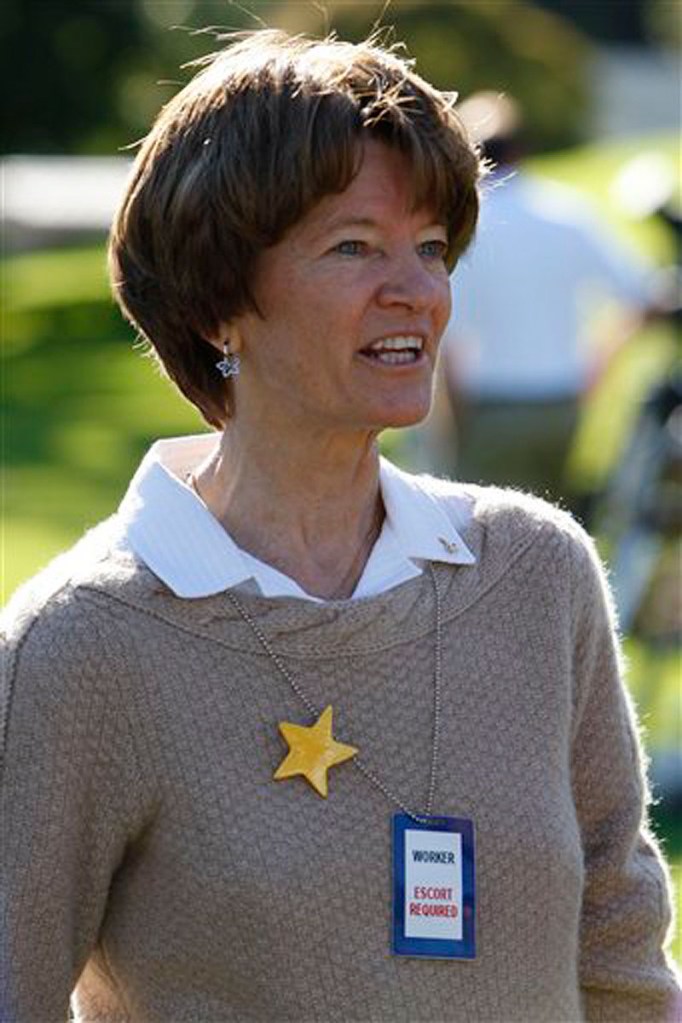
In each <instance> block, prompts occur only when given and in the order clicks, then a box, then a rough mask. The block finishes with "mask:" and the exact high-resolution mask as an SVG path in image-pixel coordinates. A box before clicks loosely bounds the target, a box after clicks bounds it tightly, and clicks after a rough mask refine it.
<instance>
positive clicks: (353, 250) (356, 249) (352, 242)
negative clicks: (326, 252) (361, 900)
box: [334, 238, 367, 256]
mask: <svg viewBox="0 0 682 1023" xmlns="http://www.w3.org/2000/svg"><path fill="white" fill-rule="evenodd" d="M366 251H367V242H361V241H358V240H357V239H350V238H349V239H348V240H347V241H344V242H339V244H338V245H335V246H334V252H338V253H339V254H340V255H341V256H362V255H364V253H365V252H366Z"/></svg>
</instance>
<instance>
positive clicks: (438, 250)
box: [419, 238, 448, 260]
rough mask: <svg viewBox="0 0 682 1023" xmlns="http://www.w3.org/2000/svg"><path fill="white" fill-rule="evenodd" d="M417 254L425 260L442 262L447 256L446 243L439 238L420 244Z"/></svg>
mask: <svg viewBox="0 0 682 1023" xmlns="http://www.w3.org/2000/svg"><path fill="white" fill-rule="evenodd" d="M419 252H420V254H421V255H422V256H425V257H426V259H442V260H444V259H445V257H446V256H447V254H448V243H447V242H444V241H443V240H442V239H441V238H432V239H430V240H429V241H426V242H422V243H421V245H420V246H419Z"/></svg>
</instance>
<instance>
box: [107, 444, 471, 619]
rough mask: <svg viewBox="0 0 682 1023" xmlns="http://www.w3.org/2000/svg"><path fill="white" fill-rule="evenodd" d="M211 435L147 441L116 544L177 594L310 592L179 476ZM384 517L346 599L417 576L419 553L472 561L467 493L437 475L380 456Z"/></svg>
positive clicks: (201, 455)
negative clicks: (234, 534) (234, 532)
mask: <svg viewBox="0 0 682 1023" xmlns="http://www.w3.org/2000/svg"><path fill="white" fill-rule="evenodd" d="M216 443H217V435H216V434H201V435H199V436H194V437H177V438H173V439H171V440H161V441H157V442H156V443H155V444H153V445H152V447H151V448H150V450H149V452H148V453H147V455H146V456H145V458H144V459H143V461H142V463H141V465H140V467H139V469H138V470H137V472H136V473H135V475H134V477H133V479H132V481H131V483H130V486H129V487H128V490H127V492H126V495H125V497H124V498H123V501H122V502H121V505H120V507H119V510H118V519H119V523H120V525H121V526H122V530H123V543H124V544H125V545H126V546H128V547H129V548H130V549H132V551H133V552H134V553H135V554H136V555H137V557H138V558H140V559H141V560H142V561H143V562H144V563H145V564H146V565H147V567H148V568H150V569H151V570H152V572H154V574H155V575H157V576H158V577H159V578H160V579H161V580H162V581H163V582H164V583H165V584H166V585H167V586H168V587H169V588H170V589H171V590H172V591H173V592H174V593H175V594H176V595H177V596H178V597H207V596H210V595H211V594H214V593H220V592H222V591H224V590H227V589H231V588H233V587H234V588H243V589H246V590H250V591H252V592H254V591H255V592H258V593H261V594H262V595H263V596H266V597H298V598H300V599H303V600H313V601H319V598H318V597H313V596H311V595H310V594H309V593H306V592H305V590H304V589H303V588H302V587H301V586H299V584H298V583H297V582H295V580H293V579H291V578H290V577H289V576H287V575H285V574H284V573H283V572H279V571H278V570H277V569H276V568H273V567H272V566H271V565H268V564H266V563H265V562H263V561H260V560H259V559H258V558H256V557H254V556H253V555H252V554H249V553H248V552H247V551H245V550H242V548H240V547H238V546H237V544H236V543H235V542H234V540H233V539H232V538H231V537H230V535H229V533H228V532H227V531H226V530H225V529H224V528H223V526H221V525H220V523H219V522H218V520H217V519H216V518H214V517H213V515H212V514H211V512H210V511H209V510H208V508H207V507H206V505H205V504H204V502H203V501H202V500H201V498H200V497H199V496H198V494H197V493H196V492H195V491H194V490H193V489H192V488H191V487H190V486H189V485H188V483H187V482H186V477H187V474H188V473H189V472H190V471H191V470H192V469H193V468H194V467H195V466H196V465H198V464H199V463H200V462H202V461H204V460H205V459H206V458H207V456H208V455H209V454H210V453H211V451H212V450H213V448H214V447H215V446H216ZM379 479H380V487H381V495H382V498H383V503H384V508H385V510H386V517H385V520H384V524H383V528H382V530H381V533H380V535H379V538H378V539H377V541H376V543H375V544H374V547H373V548H372V552H371V554H370V556H369V558H368V560H367V564H366V565H365V569H364V571H363V573H362V576H361V578H360V580H359V582H358V584H357V586H356V588H355V591H354V593H353V597H352V599H354V600H355V599H358V598H360V597H372V596H377V595H378V594H380V593H384V592H385V591H386V590H390V589H392V588H393V587H394V586H398V585H399V584H400V583H403V582H407V581H408V580H409V579H413V578H414V577H415V576H418V575H421V573H422V570H423V565H424V563H425V562H426V561H441V562H445V563H447V564H454V565H470V564H473V562H474V561H475V558H474V556H473V554H472V553H471V551H470V550H469V548H468V547H467V545H466V544H465V543H464V541H463V540H462V538H461V535H460V530H462V529H464V528H465V526H466V525H467V523H468V521H469V519H470V515H471V513H470V510H469V502H468V500H467V499H466V498H465V497H464V496H463V495H457V494H454V495H453V492H452V486H451V485H449V486H448V487H447V490H448V494H447V500H446V499H445V496H444V492H443V493H439V484H438V481H434V480H428V485H427V479H426V478H425V477H418V476H411V475H409V474H407V473H404V472H401V471H400V470H399V469H397V468H396V467H395V466H394V465H392V464H391V463H390V462H388V461H387V460H386V459H384V458H382V459H381V462H380V477H379Z"/></svg>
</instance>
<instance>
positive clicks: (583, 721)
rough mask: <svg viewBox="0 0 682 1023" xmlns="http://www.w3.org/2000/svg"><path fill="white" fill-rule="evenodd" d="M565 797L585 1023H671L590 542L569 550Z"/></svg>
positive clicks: (647, 840) (656, 909)
mask: <svg viewBox="0 0 682 1023" xmlns="http://www.w3.org/2000/svg"><path fill="white" fill-rule="evenodd" d="M576 554H577V557H576V560H575V563H574V564H575V574H574V578H575V590H574V630H575V631H574V665H575V668H574V672H575V676H574V677H575V699H576V706H575V726H574V733H573V748H572V777H573V789H574V798H575V804H576V808H577V815H578V821H579V826H580V829H581V834H582V843H583V849H584V861H585V890H584V900H583V908H582V921H581V936H580V963H579V970H580V984H581V990H582V996H583V1005H584V1011H585V1017H586V1019H587V1020H588V1021H589V1023H602V1021H604V1023H606V1021H613V1023H635V1021H637V1023H671V1021H672V1020H674V1019H675V1018H676V1015H675V1005H676V1003H677V1005H678V1006H679V1002H678V998H679V987H678V982H677V980H676V977H675V974H674V971H673V968H672V965H671V963H670V962H669V961H668V959H667V957H666V954H665V952H664V950H663V949H664V944H665V940H666V934H667V932H668V929H669V925H670V920H671V909H670V885H669V880H668V875H667V871H666V867H665V864H664V862H663V860H662V857H661V855H660V853H659V851H658V848H657V845H656V842H655V840H654V839H653V837H652V835H651V834H650V833H649V832H648V830H647V826H646V805H645V804H646V782H645V777H644V765H643V755H642V751H641V748H640V744H639V739H638V735H637V729H636V722H635V716H634V712H633V708H632V705H631V703H630V700H629V697H628V694H627V691H626V689H625V686H624V684H623V672H622V661H621V655H620V651H619V646H618V638H617V635H616V628H615V619H614V613H613V606H612V600H611V595H610V592H609V589H608V584H607V582H606V579H605V576H604V572H603V569H602V567H601V565H600V563H599V559H598V557H597V555H596V552H595V550H594V547H593V545H592V544H591V541H589V540H586V539H585V538H583V541H582V542H581V543H579V545H578V547H577V550H576Z"/></svg>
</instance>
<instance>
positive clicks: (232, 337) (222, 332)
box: [204, 323, 243, 355]
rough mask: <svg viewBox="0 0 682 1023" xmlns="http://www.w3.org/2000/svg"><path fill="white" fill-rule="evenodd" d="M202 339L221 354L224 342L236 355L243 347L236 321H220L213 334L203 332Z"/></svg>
mask: <svg viewBox="0 0 682 1023" xmlns="http://www.w3.org/2000/svg"><path fill="white" fill-rule="evenodd" d="M204 339H205V340H206V341H208V343H209V344H211V345H213V347H214V348H215V350H216V351H217V352H220V353H221V355H222V353H223V351H224V350H225V343H226V342H227V346H228V348H229V349H230V352H231V353H232V355H237V353H238V352H241V350H242V347H243V340H242V333H241V331H240V329H239V327H238V326H237V324H236V323H221V324H220V325H219V327H218V330H217V331H216V332H215V333H214V334H211V335H207V334H205V335H204Z"/></svg>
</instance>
